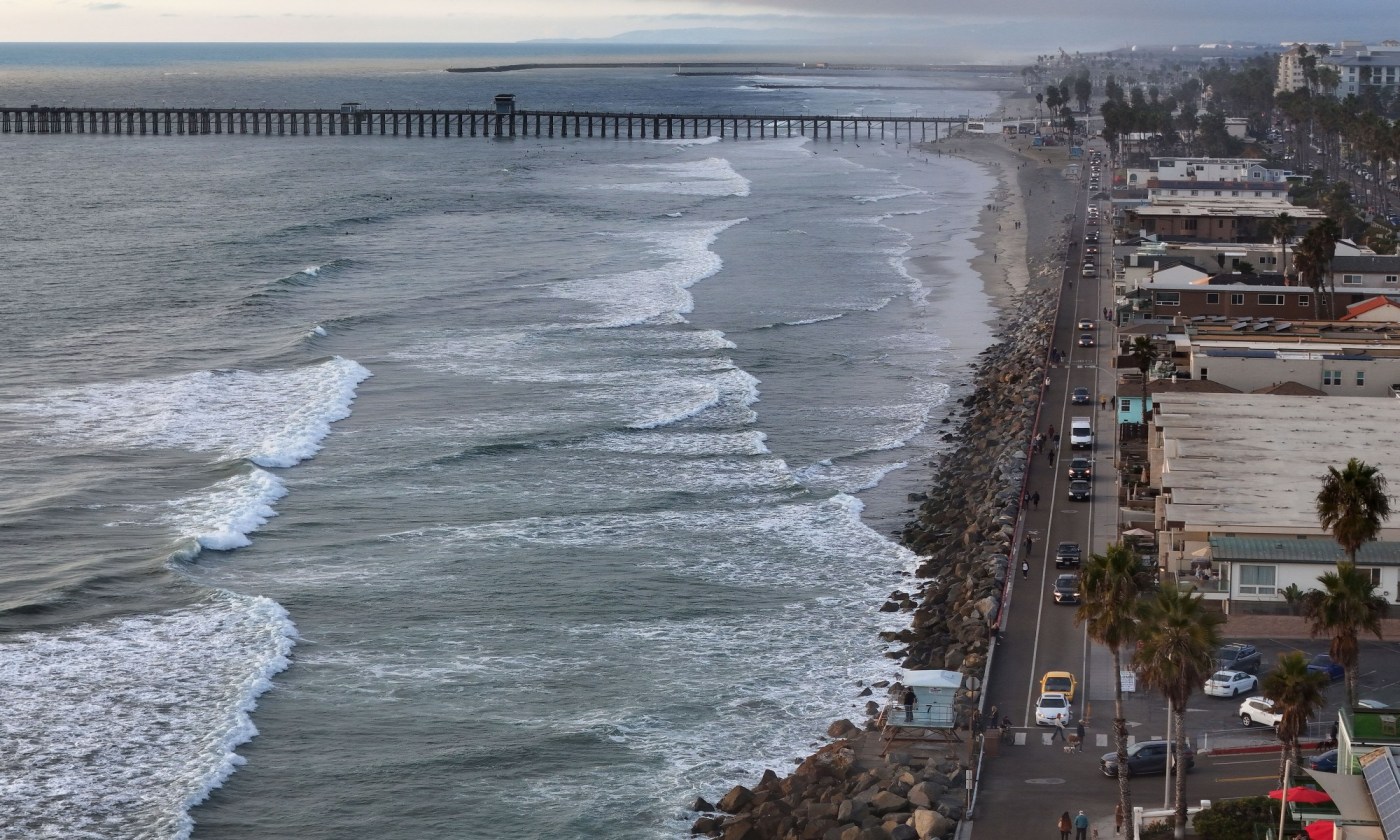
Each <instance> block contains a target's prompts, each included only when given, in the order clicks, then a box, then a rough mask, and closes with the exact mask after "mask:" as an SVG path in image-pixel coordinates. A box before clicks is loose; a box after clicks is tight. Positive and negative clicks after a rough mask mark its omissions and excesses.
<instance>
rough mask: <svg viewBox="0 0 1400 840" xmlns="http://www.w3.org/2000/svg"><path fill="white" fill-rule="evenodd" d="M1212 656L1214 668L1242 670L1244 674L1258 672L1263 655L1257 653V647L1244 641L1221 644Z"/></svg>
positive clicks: (1218, 669) (1219, 669)
mask: <svg viewBox="0 0 1400 840" xmlns="http://www.w3.org/2000/svg"><path fill="white" fill-rule="evenodd" d="M1214 658H1215V670H1217V671H1244V672H1245V673H1246V674H1257V673H1259V664H1260V663H1261V662H1262V661H1263V657H1262V656H1260V655H1259V649H1258V648H1256V647H1255V646H1254V645H1250V644H1245V643H1244V642H1231V643H1230V644H1228V645H1221V646H1220V649H1219V650H1217V651H1216V652H1215V657H1214Z"/></svg>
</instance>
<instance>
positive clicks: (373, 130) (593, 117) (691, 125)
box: [0, 105, 977, 142]
mask: <svg viewBox="0 0 1400 840" xmlns="http://www.w3.org/2000/svg"><path fill="white" fill-rule="evenodd" d="M969 121H974V122H975V121H977V120H976V119H975V118H969V117H966V116H957V117H897V116H885V117H878V116H860V117H857V116H819V115H811V114H799V115H792V114H648V113H608V112H596V111H592V112H590V111H526V110H519V111H513V112H510V113H500V112H499V111H492V110H422V109H382V110H381V109H369V108H362V109H358V110H346V109H343V108H342V109H339V110H337V109H329V108H164V107H158V108H110V107H109V108H86V107H67V106H59V107H50V106H39V105H31V106H28V107H24V108H16V107H4V106H0V133H3V134H107V135H123V136H204V135H220V134H251V135H261V136H274V137H281V136H323V135H329V136H356V135H358V136H366V135H369V136H392V137H484V138H508V137H576V138H578V137H589V138H608V137H611V138H614V139H629V140H630V139H658V140H659V139H666V140H674V139H689V138H701V137H719V138H725V139H736V140H739V139H750V140H752V139H766V138H775V137H783V136H786V137H794V136H805V137H810V138H813V139H823V140H836V139H840V140H845V139H855V140H860V139H862V138H864V139H869V140H875V139H880V140H885V139H892V140H895V141H900V140H903V141H905V142H913V141H916V140H917V141H920V142H922V141H926V140H930V139H932V140H937V139H938V138H939V136H940V132H941V134H942V135H944V136H946V135H947V133H948V132H949V131H951V130H952V129H953V128H955V127H959V126H962V125H964V124H965V123H967V122H969Z"/></svg>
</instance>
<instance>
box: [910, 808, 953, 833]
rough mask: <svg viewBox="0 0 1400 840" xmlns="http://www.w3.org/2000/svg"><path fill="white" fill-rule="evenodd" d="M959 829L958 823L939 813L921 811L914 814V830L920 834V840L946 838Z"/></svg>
mask: <svg viewBox="0 0 1400 840" xmlns="http://www.w3.org/2000/svg"><path fill="white" fill-rule="evenodd" d="M957 827H958V824H957V823H955V822H953V821H952V820H950V819H948V818H947V817H945V816H943V815H942V814H940V813H938V812H937V811H928V810H924V809H920V810H918V811H915V812H914V830H915V831H917V832H919V840H931V839H932V838H935V837H945V836H947V835H948V834H949V833H950V832H952V830H953V829H955V828H957Z"/></svg>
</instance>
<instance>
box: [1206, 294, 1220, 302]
mask: <svg viewBox="0 0 1400 840" xmlns="http://www.w3.org/2000/svg"><path fill="white" fill-rule="evenodd" d="M1219 302H1220V293H1219V292H1206V303H1219Z"/></svg>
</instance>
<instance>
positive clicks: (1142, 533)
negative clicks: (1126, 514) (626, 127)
mask: <svg viewBox="0 0 1400 840" xmlns="http://www.w3.org/2000/svg"><path fill="white" fill-rule="evenodd" d="M1123 536H1125V537H1150V536H1152V532H1151V531H1148V530H1145V529H1143V528H1129V529H1128V530H1126V531H1124V532H1123Z"/></svg>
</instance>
